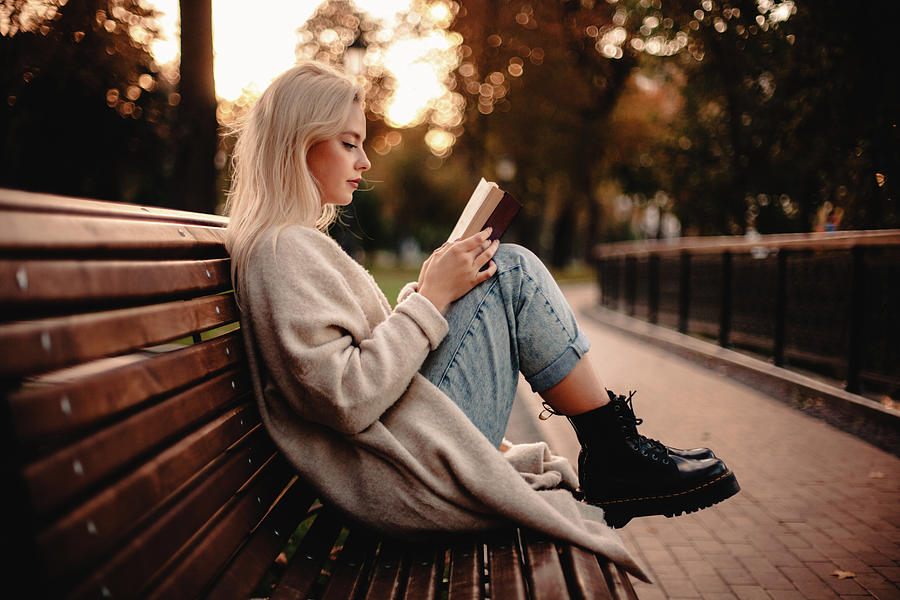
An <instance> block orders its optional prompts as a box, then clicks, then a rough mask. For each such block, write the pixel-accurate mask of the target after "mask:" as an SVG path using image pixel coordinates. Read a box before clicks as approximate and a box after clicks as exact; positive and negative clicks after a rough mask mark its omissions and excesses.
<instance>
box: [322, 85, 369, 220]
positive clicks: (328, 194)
mask: <svg viewBox="0 0 900 600" xmlns="http://www.w3.org/2000/svg"><path fill="white" fill-rule="evenodd" d="M365 139H366V115H365V114H364V113H363V109H362V106H361V105H360V104H359V103H357V102H354V103H353V107H352V108H351V109H350V115H349V116H348V117H347V122H346V123H345V124H344V128H343V131H342V132H341V133H339V134H338V136H337V137H334V138H331V139H327V140H323V141H321V142H317V143H315V144H313V146H312V147H311V148H310V149H309V152H307V154H306V164H307V165H309V170H310V172H311V173H312V175H313V177H315V178H316V181H317V182H318V184H319V191H320V192H321V194H322V204H323V205H325V204H337V205H338V206H346V205H347V204H350V202H351V201H352V200H353V192H354V191H355V190H356V189H357V188H358V187H359V181H360V179H361V177H362V172H363V171H366V170H367V169H368V168H369V167H371V166H372V163H370V162H369V159H368V158H367V157H366V152H365V150H363V146H362V145H363V141H365Z"/></svg>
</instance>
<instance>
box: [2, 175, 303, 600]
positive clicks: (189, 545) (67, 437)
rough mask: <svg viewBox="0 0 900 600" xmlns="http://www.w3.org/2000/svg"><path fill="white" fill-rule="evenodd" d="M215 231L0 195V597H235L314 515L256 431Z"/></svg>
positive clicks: (199, 220) (200, 220) (219, 229)
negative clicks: (308, 514) (7, 556)
mask: <svg viewBox="0 0 900 600" xmlns="http://www.w3.org/2000/svg"><path fill="white" fill-rule="evenodd" d="M225 224H226V220H225V219H224V218H221V217H216V216H211V215H200V214H194V213H184V212H180V211H169V210H163V209H156V208H146V207H139V206H130V205H120V204H110V203H103V202H95V201H88V200H73V199H69V198H59V197H52V196H44V195H36V194H27V193H22V192H14V191H10V190H0V306H2V307H3V310H2V317H0V355H2V362H0V387H2V391H3V395H4V397H5V402H4V403H3V410H4V411H5V413H6V414H4V420H3V421H4V427H5V429H6V431H4V432H3V433H4V434H5V435H4V442H3V443H4V445H5V448H4V449H3V450H4V466H3V473H2V477H3V483H4V487H5V489H7V490H9V491H10V492H11V493H10V494H9V495H8V499H9V500H11V501H12V502H13V504H14V506H13V513H12V514H9V515H6V517H7V519H6V520H7V521H8V522H9V523H10V527H11V529H10V530H8V531H7V532H6V534H4V537H5V538H7V540H8V541H7V542H6V543H5V544H4V545H6V546H8V547H9V548H11V549H13V550H14V554H15V558H16V560H15V561H14V562H13V563H12V565H13V567H12V568H13V570H14V571H16V573H14V574H13V575H12V577H11V578H10V577H5V578H4V588H5V589H7V590H8V589H9V586H10V585H12V586H14V587H15V586H16V585H17V582H18V585H21V586H22V588H23V591H24V592H27V593H28V595H29V596H40V595H42V594H47V595H53V596H57V595H62V594H63V593H64V594H65V595H66V596H69V595H71V596H72V597H76V598H83V597H95V598H105V597H111V598H121V597H128V596H135V595H140V596H150V597H154V596H155V597H193V596H195V595H197V594H198V593H201V592H202V593H205V592H209V591H213V592H215V593H214V595H219V593H220V592H221V593H222V594H223V595H224V596H233V597H240V596H244V597H246V596H247V595H249V593H250V592H251V591H252V586H253V585H255V582H257V581H258V580H259V579H260V577H261V576H262V574H263V573H264V572H265V570H266V569H267V568H268V566H269V565H270V564H271V561H272V559H273V557H274V556H275V555H277V554H278V552H279V550H280V548H281V547H282V546H283V545H284V542H285V541H286V536H285V535H284V534H285V532H287V533H288V534H289V533H290V532H291V531H293V530H294V528H295V527H296V526H297V523H298V522H299V521H300V520H301V519H303V517H304V514H305V508H306V507H309V506H310V504H311V503H312V502H313V501H314V497H313V496H312V495H311V493H310V492H309V491H308V489H306V488H305V487H304V486H302V485H300V484H296V478H295V477H294V475H293V473H292V471H291V469H290V468H288V465H287V464H285V462H284V461H283V460H282V459H281V458H280V457H279V456H278V455H277V453H276V451H275V448H274V446H273V445H272V443H271V441H270V440H269V439H268V437H267V436H266V435H265V432H264V431H263V429H262V426H261V425H260V422H259V417H258V414H257V411H256V408H255V404H254V401H253V399H252V394H251V393H250V382H249V376H248V372H247V364H246V360H245V357H244V352H243V344H242V341H241V338H240V332H239V331H237V320H238V311H237V308H236V306H235V303H234V298H233V294H232V293H231V287H232V286H231V281H230V273H229V260H228V256H227V253H226V252H225V249H224V246H223V238H224V235H223V234H224V229H223V227H224V226H225ZM295 484H296V485H295ZM279 507H281V510H279ZM285 507H290V510H288V509H287V508H285ZM226 566H227V570H228V576H227V579H228V581H227V582H226V583H227V585H226V584H225V583H223V581H222V575H221V574H222V573H223V572H224V571H225V569H226ZM215 585H218V587H216V588H215V589H212V587H213V586H215ZM248 587H249V589H247V588H248Z"/></svg>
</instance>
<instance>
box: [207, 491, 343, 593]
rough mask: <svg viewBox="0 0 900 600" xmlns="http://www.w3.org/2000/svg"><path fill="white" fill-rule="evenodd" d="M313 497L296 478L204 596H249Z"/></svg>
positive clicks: (303, 517) (304, 515) (304, 513)
mask: <svg viewBox="0 0 900 600" xmlns="http://www.w3.org/2000/svg"><path fill="white" fill-rule="evenodd" d="M315 499H316V494H315V492H314V491H313V490H312V489H311V488H310V487H309V486H307V485H306V484H305V483H303V482H302V481H301V480H299V479H297V480H295V481H294V482H293V483H292V484H291V486H290V487H289V488H288V490H287V491H286V492H285V493H284V494H283V495H282V496H281V497H279V498H278V500H277V501H276V502H277V503H276V504H275V507H274V508H272V510H271V511H270V512H269V513H268V514H267V515H266V516H265V517H264V519H263V521H262V522H261V523H260V524H259V525H258V526H257V527H256V529H255V530H254V531H253V533H252V535H251V536H250V539H249V540H248V541H247V543H246V544H245V545H244V547H242V548H241V549H240V550H239V551H238V553H237V555H236V556H235V557H234V558H233V559H232V560H231V562H230V563H229V564H228V566H227V568H226V569H225V571H224V572H223V573H222V574H221V575H220V576H219V577H218V579H217V580H216V582H215V586H214V587H213V588H212V590H210V592H209V594H207V596H206V597H207V600H237V599H244V598H249V597H250V595H251V594H252V592H253V590H254V589H256V587H257V585H258V584H259V582H260V580H261V579H262V578H263V576H264V575H265V574H266V571H267V570H268V569H269V568H270V567H271V565H272V562H273V561H274V560H275V557H276V556H277V555H278V553H279V552H280V551H281V550H282V548H284V546H285V535H286V534H290V533H291V532H293V531H294V530H295V529H296V528H297V526H298V525H299V524H300V522H301V521H302V520H303V519H305V518H306V510H307V509H308V508H309V507H310V506H311V505H312V503H313V502H314V501H315ZM348 598H349V596H348Z"/></svg>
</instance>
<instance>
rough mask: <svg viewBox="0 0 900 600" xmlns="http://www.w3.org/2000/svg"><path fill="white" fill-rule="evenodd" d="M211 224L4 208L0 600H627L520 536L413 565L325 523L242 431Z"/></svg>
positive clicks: (620, 588) (597, 571)
mask: <svg viewBox="0 0 900 600" xmlns="http://www.w3.org/2000/svg"><path fill="white" fill-rule="evenodd" d="M225 224H226V220H225V219H224V218H221V217H217V216H211V215H201V214H193V213H186V212H179V211H171V210H164V209H157V208H147V207H139V206H131V205H124V204H110V203H102V202H95V201H90V200H75V199H68V198H60V197H53V196H44V195H37V194H27V193H23V192H15V191H10V190H0V305H2V308H3V310H2V321H0V354H2V357H3V359H2V363H0V386H2V389H3V396H4V402H3V410H4V419H3V424H4V428H5V431H4V432H3V434H4V435H3V443H4V445H5V447H4V448H3V456H4V462H3V472H2V481H3V489H4V490H5V491H6V493H5V494H4V495H5V496H6V499H7V502H6V503H5V504H6V506H7V507H8V508H7V511H8V512H7V513H6V514H5V515H4V517H5V519H4V520H5V523H6V525H5V529H6V531H5V532H4V536H3V537H4V546H5V550H6V551H7V552H6V554H11V555H12V560H11V561H9V560H7V561H4V562H5V563H6V564H5V569H4V570H7V569H8V570H9V572H8V573H5V576H4V577H3V582H2V584H0V585H2V587H3V589H4V592H6V594H5V595H6V596H7V597H53V598H58V597H71V598H101V599H102V598H127V597H148V598H182V597H185V598H186V597H197V596H203V597H211V598H248V597H271V598H319V597H321V598H375V599H378V600H382V599H386V598H412V599H424V598H451V599H455V598H485V597H490V598H494V599H499V598H551V599H554V600H556V599H560V598H567V597H573V598H604V597H607V598H608V597H613V598H630V597H634V591H633V588H632V587H631V584H630V582H629V580H628V577H627V576H626V575H625V574H624V572H622V571H621V570H619V569H618V568H617V567H616V566H614V565H610V564H609V563H607V562H604V561H598V560H597V559H596V558H595V557H594V556H593V555H592V554H590V553H588V552H585V551H584V550H581V549H580V548H578V547H572V546H569V545H564V544H558V543H554V542H553V541H550V540H546V539H540V538H538V537H536V536H535V535H534V534H533V533H532V532H529V531H522V530H515V529H510V530H508V531H499V532H493V533H491V534H485V535H481V536H479V537H475V536H469V537H462V538H454V539H449V538H448V539H446V540H435V541H434V543H433V544H431V545H427V546H422V545H412V544H409V543H402V542H398V541H395V540H389V539H381V538H379V537H378V536H376V535H374V534H373V533H371V532H368V531H365V530H362V529H360V528H354V527H352V526H351V525H349V524H348V522H347V521H346V520H345V519H343V518H342V516H341V515H339V514H337V513H336V512H335V511H333V510H331V509H329V508H327V507H323V506H321V505H320V504H319V503H318V502H317V499H316V494H315V493H314V492H313V491H312V490H311V489H310V488H309V487H308V486H307V485H305V484H304V482H303V481H301V480H299V479H298V478H297V477H296V475H295V473H294V472H293V471H292V469H291V468H290V466H289V465H288V464H287V463H286V462H285V461H284V460H283V459H282V458H281V456H280V455H279V454H278V453H277V452H276V450H275V447H274V446H273V444H272V442H271V441H270V440H269V438H268V436H267V434H266V431H265V430H264V428H263V427H262V425H261V424H260V420H259V416H258V414H257V411H256V407H255V402H254V400H253V398H252V393H251V390H250V382H249V378H248V372H247V370H248V367H247V364H246V360H245V357H244V353H243V350H242V342H241V338H240V332H239V331H237V327H238V311H237V308H236V306H235V304H234V301H233V297H232V294H231V293H230V290H231V281H230V274H229V260H228V256H227V254H226V252H225V249H224V247H223V244H222V240H223V233H224V232H223V227H224V225H225Z"/></svg>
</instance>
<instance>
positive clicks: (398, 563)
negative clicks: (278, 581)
mask: <svg viewBox="0 0 900 600" xmlns="http://www.w3.org/2000/svg"><path fill="white" fill-rule="evenodd" d="M403 562H404V556H403V551H402V549H401V548H399V547H398V546H397V544H396V543H394V542H385V543H383V544H382V545H381V549H380V550H379V551H378V556H377V557H376V558H375V563H374V564H373V565H372V580H371V581H370V582H369V589H368V591H367V592H366V596H365V598H366V600H399V597H400V588H401V585H402V582H401V579H400V578H401V575H402V573H403ZM273 600H275V599H273Z"/></svg>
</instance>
